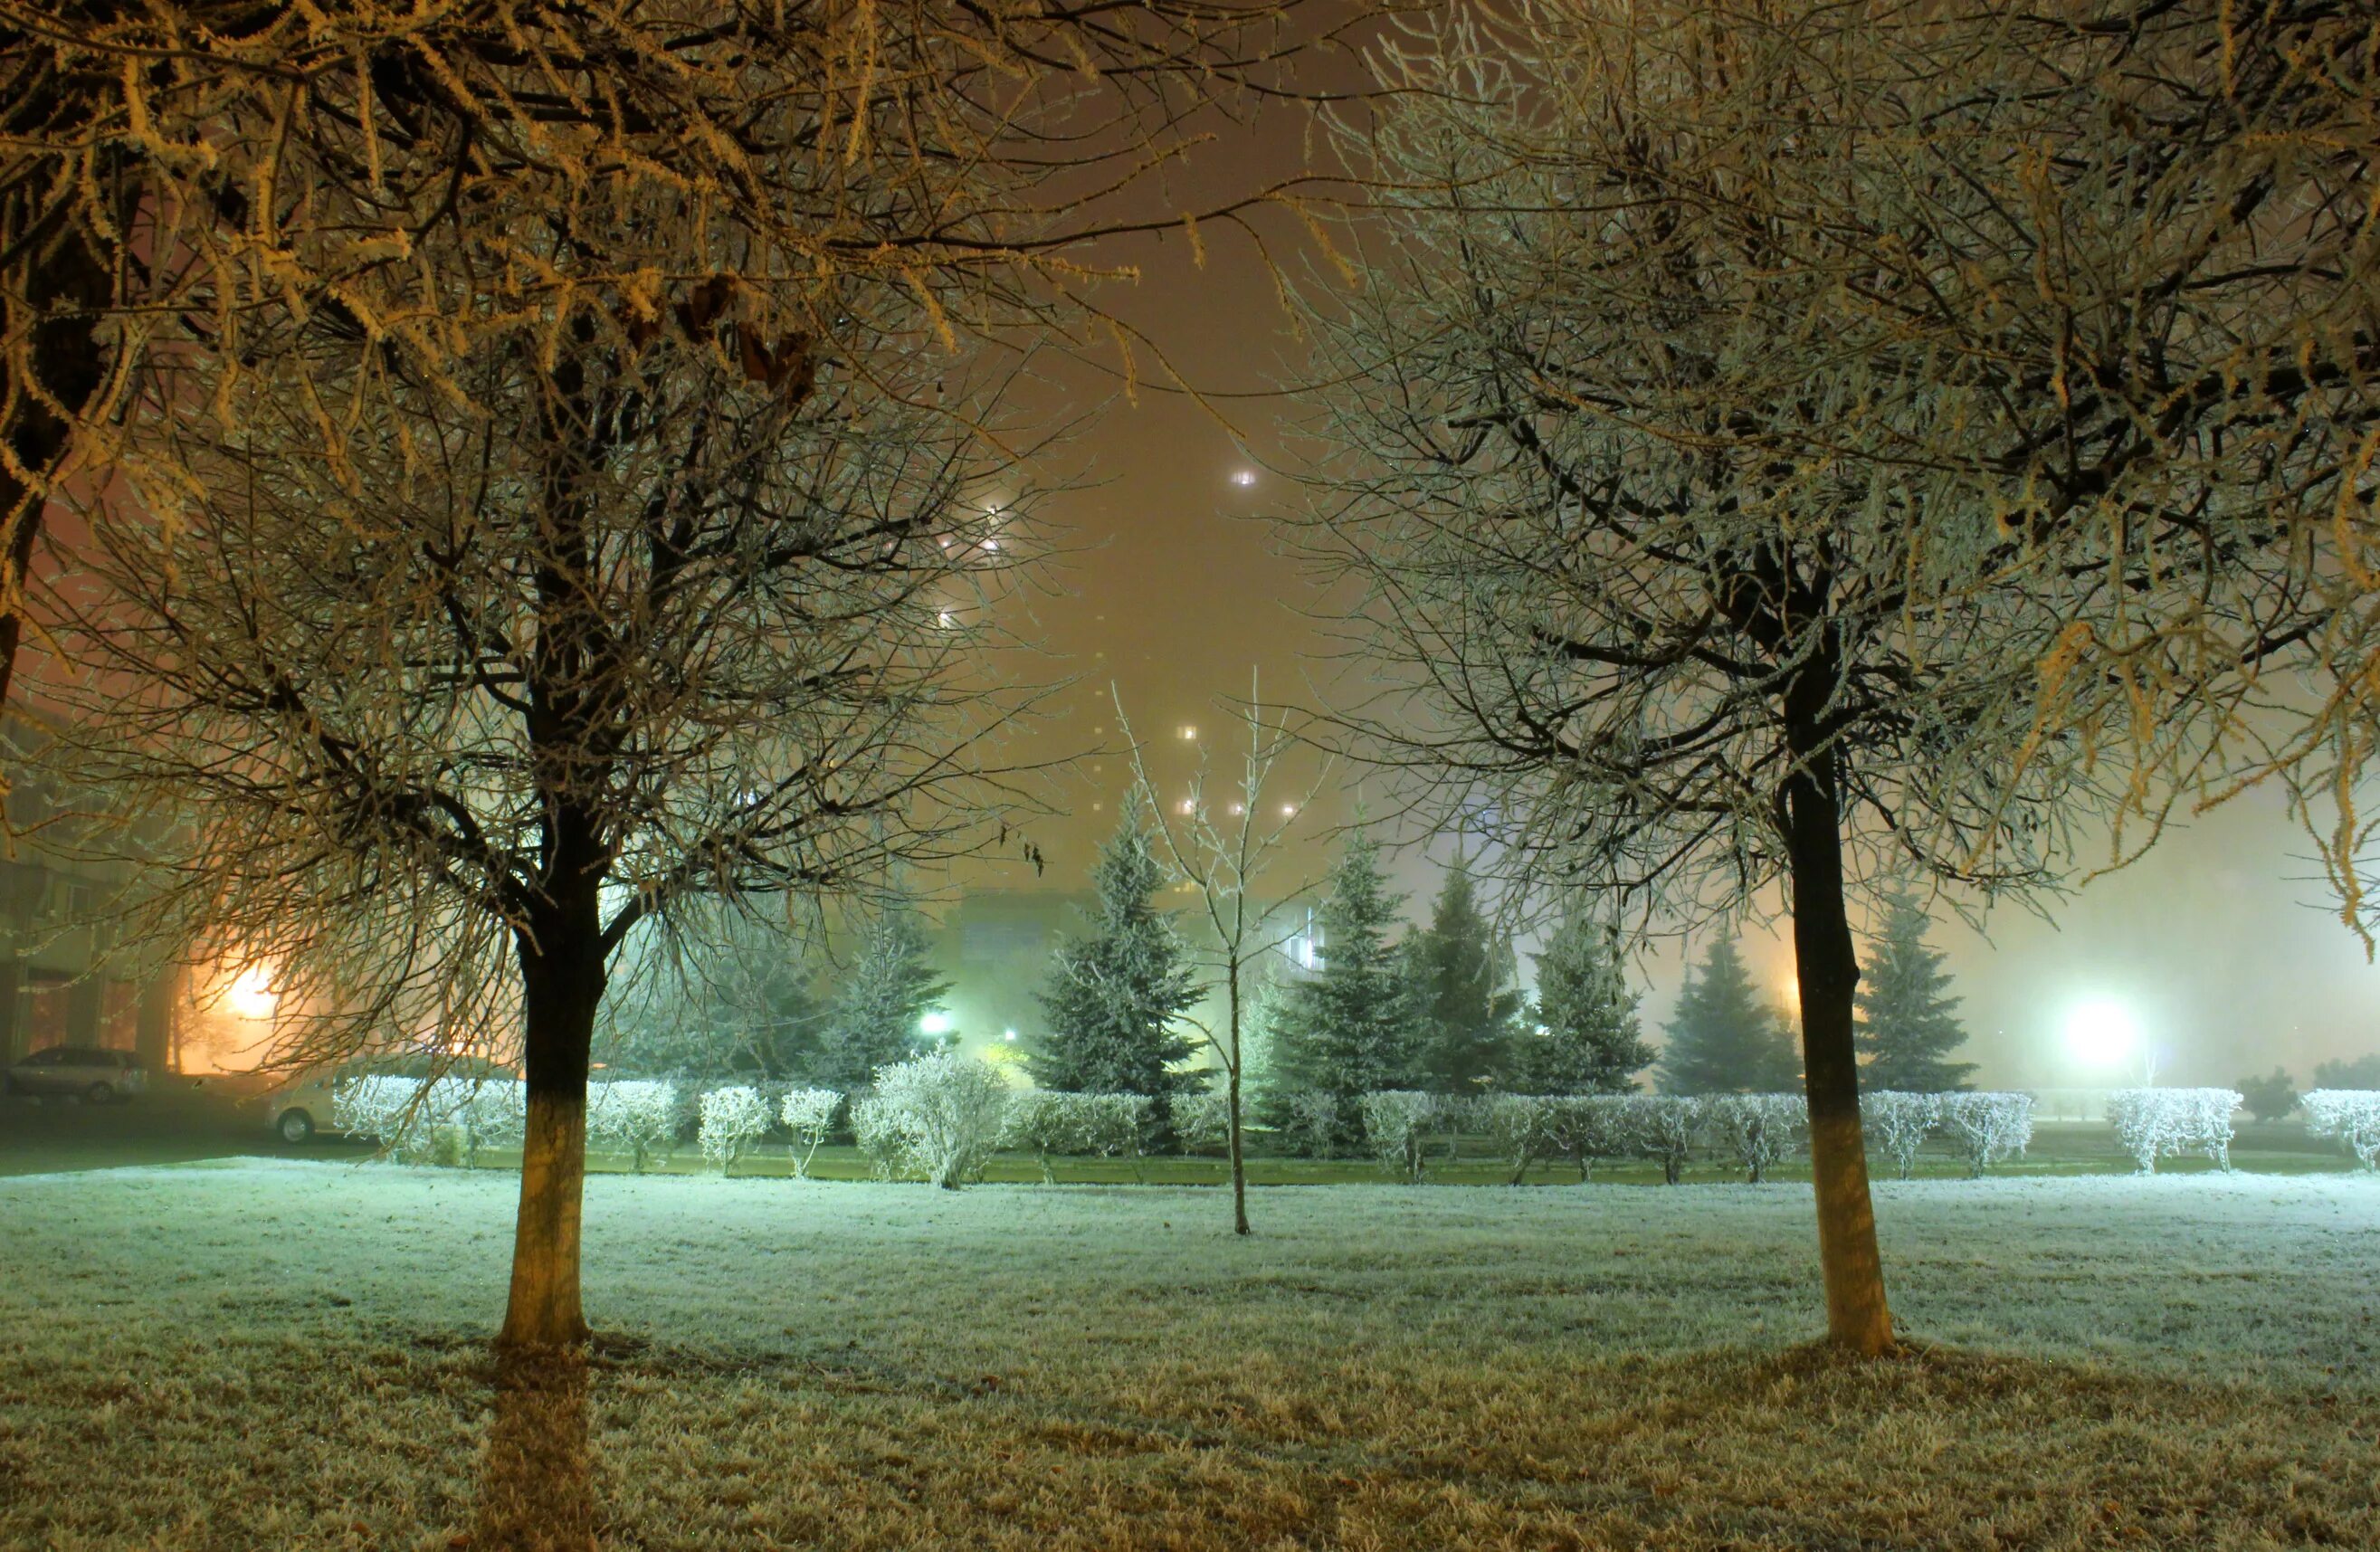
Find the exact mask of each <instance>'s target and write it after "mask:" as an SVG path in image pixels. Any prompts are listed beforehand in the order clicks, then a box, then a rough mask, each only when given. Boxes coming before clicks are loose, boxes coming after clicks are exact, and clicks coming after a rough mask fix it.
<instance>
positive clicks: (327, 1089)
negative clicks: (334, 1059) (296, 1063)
mask: <svg viewBox="0 0 2380 1552" xmlns="http://www.w3.org/2000/svg"><path fill="white" fill-rule="evenodd" d="M345 1075H346V1074H345V1073H338V1072H323V1073H298V1074H297V1076H296V1077H294V1078H292V1079H290V1080H289V1081H288V1082H287V1083H285V1084H283V1085H280V1086H278V1087H275V1088H269V1089H266V1090H265V1091H264V1092H262V1093H261V1094H257V1095H254V1096H251V1097H249V1101H248V1103H249V1106H250V1107H251V1108H252V1109H254V1110H255V1111H256V1112H257V1113H258V1114H259V1115H261V1117H262V1118H263V1120H264V1122H265V1123H266V1124H267V1125H269V1126H270V1127H272V1129H273V1135H274V1136H277V1137H279V1138H280V1139H281V1140H282V1141H283V1142H285V1143H304V1142H310V1141H312V1140H313V1138H314V1137H315V1136H316V1135H317V1134H321V1133H324V1132H333V1131H335V1130H336V1127H334V1125H333V1124H332V1121H331V1113H332V1112H331V1088H332V1085H334V1084H335V1083H337V1082H338V1080H339V1079H340V1078H342V1077H344V1076H345Z"/></svg>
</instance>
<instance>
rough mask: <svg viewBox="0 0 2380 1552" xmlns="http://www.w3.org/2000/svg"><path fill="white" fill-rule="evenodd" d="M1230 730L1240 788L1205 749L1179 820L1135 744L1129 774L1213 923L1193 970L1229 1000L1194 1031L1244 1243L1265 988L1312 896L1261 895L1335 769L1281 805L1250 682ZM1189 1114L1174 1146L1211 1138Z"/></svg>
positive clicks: (1276, 738) (1268, 994)
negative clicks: (1268, 965) (1217, 776)
mask: <svg viewBox="0 0 2380 1552" xmlns="http://www.w3.org/2000/svg"><path fill="white" fill-rule="evenodd" d="M1116 721H1117V722H1118V724H1119V725H1120V726H1122V727H1123V731H1124V736H1125V737H1126V739H1127V740H1130V739H1131V738H1132V721H1131V719H1130V718H1129V717H1128V716H1126V715H1125V713H1124V709H1123V699H1122V697H1118V698H1117V701H1116ZM1233 721H1234V722H1236V723H1237V730H1238V732H1240V733H1241V734H1244V735H1245V738H1246V740H1247V742H1246V745H1245V752H1244V753H1243V754H1242V756H1241V758H1240V769H1239V773H1238V776H1237V779H1236V780H1228V779H1227V780H1222V781H1216V780H1212V779H1211V778H1210V773H1209V770H1208V765H1207V763H1206V758H1205V750H1206V748H1208V746H1207V745H1201V746H1200V750H1201V753H1200V761H1199V765H1198V769H1197V770H1196V772H1194V773H1193V774H1192V776H1191V779H1190V795H1189V797H1188V799H1187V800H1186V801H1184V803H1183V804H1182V806H1181V807H1180V808H1179V809H1177V810H1174V811H1172V812H1169V811H1168V810H1167V809H1166V807H1165V805H1164V804H1163V802H1162V801H1161V800H1160V798H1159V796H1158V791H1157V783H1156V782H1154V781H1153V780H1151V779H1150V776H1149V773H1148V763H1147V760H1146V759H1145V758H1143V756H1142V752H1141V748H1140V746H1139V744H1138V743H1137V742H1136V741H1135V742H1134V743H1133V759H1132V773H1133V784H1134V787H1135V790H1136V792H1137V793H1138V794H1139V798H1140V804H1141V807H1142V808H1143V810H1144V811H1145V812H1146V813H1147V815H1148V816H1149V819H1150V822H1151V823H1152V824H1153V825H1154V827H1155V830H1156V835H1157V840H1158V842H1159V843H1160V845H1162V846H1163V847H1164V850H1165V857H1166V861H1167V862H1168V863H1169V864H1170V865H1171V866H1172V869H1173V871H1174V872H1175V873H1176V874H1177V875H1179V876H1180V877H1181V879H1183V881H1184V883H1186V884H1187V885H1189V886H1190V887H1191V888H1192V889H1193V890H1194V891H1196V893H1197V896H1198V909H1197V912H1196V915H1203V916H1204V917H1205V921H1204V922H1203V924H1202V925H1203V927H1204V928H1205V930H1204V931H1203V932H1201V933H1199V934H1198V936H1197V946H1196V947H1195V948H1194V949H1193V951H1192V952H1193V955H1194V961H1193V962H1194V964H1195V965H1196V969H1197V970H1198V971H1199V972H1200V973H1201V974H1202V975H1203V976H1204V978H1205V981H1206V984H1207V985H1208V988H1211V989H1214V990H1220V992H1221V993H1222V1003H1223V1006H1222V1017H1221V1020H1220V1023H1219V1024H1216V1025H1198V1026H1197V1027H1198V1028H1199V1031H1200V1033H1201V1034H1202V1035H1203V1036H1204V1037H1205V1041H1206V1046H1207V1049H1208V1050H1210V1051H1212V1052H1213V1053H1214V1056H1215V1061H1216V1062H1217V1064H1218V1065H1220V1067H1221V1068H1222V1072H1223V1091H1222V1093H1221V1094H1220V1096H1217V1097H1218V1098H1219V1099H1220V1101H1221V1105H1220V1109H1221V1111H1222V1115H1221V1122H1222V1128H1223V1133H1222V1144H1223V1151H1224V1155H1225V1157H1226V1158H1228V1159H1229V1160H1230V1163H1231V1170H1232V1227H1233V1232H1235V1233H1240V1234H1245V1233H1247V1232H1248V1231H1249V1229H1248V1170H1247V1149H1246V1136H1245V1126H1244V1124H1243V1123H1244V1122H1245V1119H1246V1116H1245V1109H1246V1100H1247V1094H1248V1087H1249V1080H1250V1077H1251V1075H1252V1073H1254V1071H1255V1066H1256V1058H1257V1048H1258V1047H1259V1046H1262V1047H1264V1048H1265V1049H1266V1050H1267V1051H1268V1052H1269V1037H1267V1036H1265V1035H1264V1034H1262V1033H1261V1032H1262V1031H1264V1030H1267V1029H1269V1027H1270V1022H1269V1021H1270V1011H1271V1009H1272V1007H1273V1006H1274V995H1273V993H1274V983H1272V982H1270V981H1269V980H1268V979H1266V978H1265V976H1264V974H1263V966H1264V964H1265V962H1266V960H1267V959H1268V958H1269V957H1270V956H1271V955H1272V953H1273V952H1275V951H1276V950H1278V949H1279V948H1280V947H1281V945H1282V944H1283V943H1285V942H1287V941H1288V940H1289V939H1290V938H1291V937H1292V936H1293V935H1294V932H1295V928H1293V926H1291V925H1290V923H1291V922H1292V920H1293V917H1292V915H1291V907H1292V906H1293V903H1294V902H1295V901H1296V900H1297V899H1298V898H1299V897H1300V896H1302V895H1304V894H1305V892H1306V886H1299V887H1293V888H1290V889H1287V890H1284V891H1280V892H1278V893H1275V894H1273V895H1272V896H1271V897H1270V898H1265V897H1263V896H1260V895H1259V893H1258V891H1260V890H1264V889H1266V888H1267V887H1268V886H1269V884H1270V881H1271V880H1270V879H1269V874H1270V872H1271V869H1272V867H1273V865H1274V863H1276V862H1277V861H1278V860H1279V859H1280V855H1281V852H1282V850H1283V849H1284V848H1285V847H1286V846H1287V844H1288V843H1289V842H1290V840H1291V838H1292V837H1293V834H1294V833H1295V832H1296V831H1297V829H1298V826H1299V823H1300V820H1301V817H1302V816H1303V815H1305V813H1306V811H1307V810H1308V809H1310V808H1311V807H1312V806H1313V802H1314V798H1315V795H1316V794H1317V793H1318V791H1319V790H1320V788H1321V786H1322V783H1323V782H1325V781H1327V780H1328V779H1329V776H1330V762H1328V761H1327V760H1326V761H1324V762H1323V764H1322V766H1321V769H1320V770H1318V771H1316V772H1315V774H1314V777H1313V781H1312V782H1311V783H1310V784H1309V785H1307V786H1306V787H1305V790H1303V791H1299V792H1293V793H1292V794H1291V795H1290V796H1289V798H1288V800H1287V801H1283V800H1282V795H1281V790H1280V782H1281V775H1282V772H1281V760H1282V757H1283V755H1284V754H1285V753H1286V752H1287V751H1288V750H1289V749H1290V748H1291V747H1292V746H1293V739H1292V738H1291V736H1290V734H1289V731H1288V729H1287V728H1286V726H1284V725H1282V724H1281V722H1280V721H1277V720H1275V719H1272V718H1269V716H1268V714H1267V713H1266V711H1265V709H1264V705H1263V701H1262V700H1261V698H1260V697H1258V695H1257V677H1256V675H1255V674H1254V673H1250V674H1249V676H1248V698H1247V701H1246V703H1245V705H1244V706H1241V707H1239V708H1237V709H1235V714H1234V716H1233ZM1188 1097H1189V1098H1191V1099H1194V1100H1195V1099H1197V1098H1200V1097H1202V1096H1198V1095H1195V1094H1194V1095H1191V1096H1188ZM1183 1102H1184V1100H1183V1098H1181V1097H1177V1098H1176V1100H1175V1102H1174V1109H1175V1112H1176V1114H1175V1116H1174V1117H1173V1121H1174V1134H1175V1136H1176V1137H1177V1138H1179V1139H1182V1140H1183V1141H1184V1143H1185V1144H1188V1143H1189V1138H1190V1137H1191V1136H1192V1135H1193V1134H1203V1122H1201V1125H1200V1126H1199V1127H1185V1126H1184V1125H1183V1124H1182V1122H1181V1118H1180V1114H1179V1111H1180V1109H1181V1107H1182V1104H1183ZM1202 1109H1203V1107H1202ZM1191 1146H1195V1145H1191Z"/></svg>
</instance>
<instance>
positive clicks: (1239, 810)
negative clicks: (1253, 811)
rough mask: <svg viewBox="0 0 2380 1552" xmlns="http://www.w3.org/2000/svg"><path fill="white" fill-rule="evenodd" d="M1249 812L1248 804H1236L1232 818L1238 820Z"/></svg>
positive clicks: (1233, 806)
mask: <svg viewBox="0 0 2380 1552" xmlns="http://www.w3.org/2000/svg"><path fill="white" fill-rule="evenodd" d="M1247 811H1248V806H1247V805H1246V804H1245V803H1234V804H1233V805H1232V816H1233V818H1238V817H1239V816H1240V815H1242V814H1245V813H1246V812H1247Z"/></svg>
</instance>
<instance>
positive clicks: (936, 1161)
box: [876, 1051, 1010, 1191]
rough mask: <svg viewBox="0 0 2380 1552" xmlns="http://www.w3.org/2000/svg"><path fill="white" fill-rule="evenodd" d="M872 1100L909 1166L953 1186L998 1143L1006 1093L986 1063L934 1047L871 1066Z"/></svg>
mask: <svg viewBox="0 0 2380 1552" xmlns="http://www.w3.org/2000/svg"><path fill="white" fill-rule="evenodd" d="M876 1099H877V1102H878V1104H880V1106H881V1107H882V1115H883V1119H884V1122H885V1124H886V1125H887V1126H888V1127H889V1128H890V1129H891V1131H892V1134H893V1135H895V1136H897V1137H898V1138H899V1139H900V1147H901V1152H902V1156H903V1158H905V1161H906V1162H907V1163H908V1165H909V1167H910V1168H911V1169H913V1170H916V1171H917V1172H918V1173H920V1174H922V1175H924V1176H925V1177H926V1178H927V1179H928V1180H929V1181H932V1182H934V1183H935V1184H936V1185H939V1186H941V1188H942V1189H943V1190H945V1191H956V1190H957V1189H958V1188H959V1187H960V1185H962V1184H963V1183H965V1182H967V1181H970V1180H974V1179H977V1177H979V1176H980V1175H981V1174H982V1173H983V1167H984V1165H985V1163H986V1162H988V1161H989V1160H990V1158H991V1154H992V1150H993V1149H994V1148H995V1147H997V1146H999V1144H1000V1132H1001V1123H1002V1121H1003V1120H1004V1119H1005V1118H1006V1116H1007V1112H1008V1105H1009V1100H1010V1094H1009V1089H1008V1084H1007V1080H1005V1079H1003V1078H1002V1076H1001V1075H1000V1073H999V1072H998V1070H997V1069H995V1068H993V1067H992V1066H991V1064H990V1063H989V1062H985V1061H977V1060H976V1059H975V1058H974V1057H971V1056H962V1055H960V1054H959V1053H958V1052H956V1051H936V1052H934V1053H933V1054H931V1055H929V1056H919V1057H913V1058H911V1059H910V1060H909V1061H895V1062H893V1063H892V1064H891V1065H889V1066H884V1067H879V1068H878V1069H876Z"/></svg>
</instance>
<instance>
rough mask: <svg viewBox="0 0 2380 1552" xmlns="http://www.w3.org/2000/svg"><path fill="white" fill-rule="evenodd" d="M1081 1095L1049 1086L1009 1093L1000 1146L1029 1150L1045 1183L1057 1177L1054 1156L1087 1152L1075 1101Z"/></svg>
mask: <svg viewBox="0 0 2380 1552" xmlns="http://www.w3.org/2000/svg"><path fill="white" fill-rule="evenodd" d="M1080 1097H1081V1096H1080V1095H1076V1094H1061V1093H1059V1092H1058V1091H1057V1090H1055V1089H1049V1088H1031V1089H1026V1091H1025V1092H1024V1093H1022V1094H1013V1095H1011V1096H1009V1099H1008V1110H1007V1112H1006V1114H1005V1116H1004V1117H1003V1118H1002V1122H1001V1129H1000V1146H1002V1147H1004V1148H1014V1149H1015V1150H1017V1151H1019V1152H1023V1153H1030V1154H1031V1155H1032V1156H1033V1161H1034V1162H1035V1163H1036V1164H1038V1165H1039V1166H1040V1167H1041V1182H1042V1183H1043V1184H1044V1185H1048V1184H1050V1183H1051V1182H1055V1181H1056V1180H1057V1178H1058V1176H1057V1174H1056V1172H1055V1171H1053V1170H1051V1169H1050V1159H1051V1158H1055V1157H1058V1156H1060V1155H1062V1154H1069V1153H1082V1152H1085V1151H1087V1145H1086V1144H1085V1142H1084V1141H1083V1112H1082V1107H1081V1106H1079V1105H1077V1104H1075V1100H1076V1099H1079V1098H1080Z"/></svg>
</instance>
